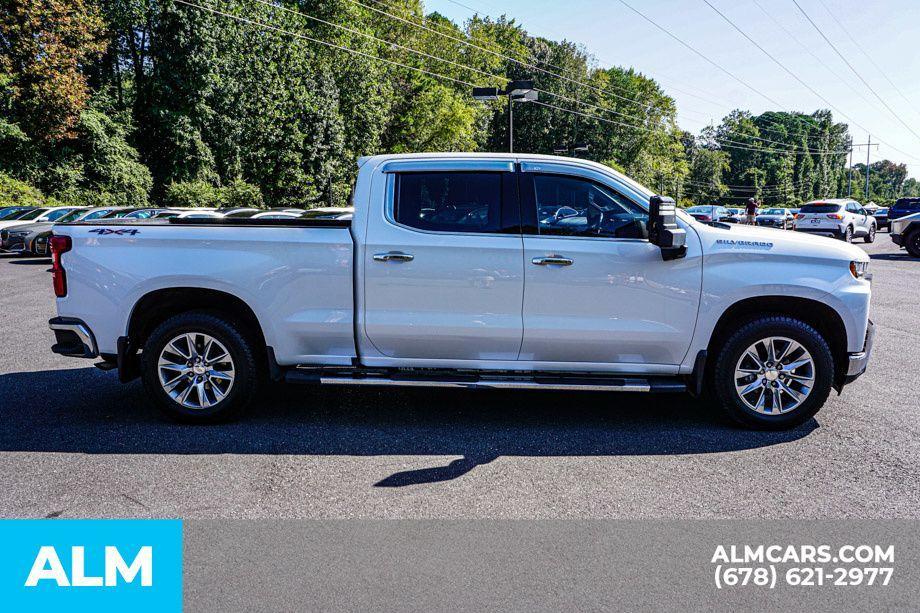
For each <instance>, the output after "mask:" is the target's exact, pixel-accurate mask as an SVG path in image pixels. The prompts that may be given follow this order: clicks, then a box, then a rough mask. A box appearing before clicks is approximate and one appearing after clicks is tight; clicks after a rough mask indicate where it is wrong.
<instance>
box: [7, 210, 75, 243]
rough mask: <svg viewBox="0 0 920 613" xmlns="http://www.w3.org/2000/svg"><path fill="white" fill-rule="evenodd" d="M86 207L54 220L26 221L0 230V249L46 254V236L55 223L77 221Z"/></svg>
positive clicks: (49, 233)
mask: <svg viewBox="0 0 920 613" xmlns="http://www.w3.org/2000/svg"><path fill="white" fill-rule="evenodd" d="M86 212H87V209H84V208H75V209H72V210H71V211H67V212H65V213H64V214H63V215H58V216H57V217H55V219H54V220H47V221H38V222H33V223H27V224H25V225H21V226H15V227H12V228H4V229H3V230H0V251H4V252H6V253H19V254H22V255H47V254H48V240H47V239H48V236H50V235H51V226H53V225H54V224H55V223H67V222H70V221H77V220H78V219H81V218H82V217H84V216H85V215H86Z"/></svg>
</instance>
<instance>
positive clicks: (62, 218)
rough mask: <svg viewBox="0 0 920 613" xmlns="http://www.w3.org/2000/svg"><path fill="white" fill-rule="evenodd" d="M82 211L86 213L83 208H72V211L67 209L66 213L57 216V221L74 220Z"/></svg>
mask: <svg viewBox="0 0 920 613" xmlns="http://www.w3.org/2000/svg"><path fill="white" fill-rule="evenodd" d="M84 213H86V210H85V209H74V210H72V211H68V212H67V214H66V215H61V216H60V217H58V218H57V221H58V222H60V223H67V222H68V221H75V220H76V219H77V218H78V217H80V215H83V214H84ZM48 219H51V216H49V217H48Z"/></svg>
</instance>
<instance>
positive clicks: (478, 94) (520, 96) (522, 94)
mask: <svg viewBox="0 0 920 613" xmlns="http://www.w3.org/2000/svg"><path fill="white" fill-rule="evenodd" d="M499 96H507V97H508V153H514V103H515V102H530V101H531V100H536V99H537V92H536V91H535V90H534V88H533V81H510V82H509V83H508V85H507V86H506V87H505V89H504V90H500V89H498V88H497V87H474V88H473V98H474V99H476V100H498V97H499Z"/></svg>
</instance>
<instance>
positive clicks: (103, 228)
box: [50, 154, 873, 428]
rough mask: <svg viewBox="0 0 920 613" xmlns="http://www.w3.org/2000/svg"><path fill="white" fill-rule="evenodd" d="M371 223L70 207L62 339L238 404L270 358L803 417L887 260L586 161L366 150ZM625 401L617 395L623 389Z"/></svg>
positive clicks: (864, 351)
mask: <svg viewBox="0 0 920 613" xmlns="http://www.w3.org/2000/svg"><path fill="white" fill-rule="evenodd" d="M359 167H360V168H359V172H358V177H357V181H356V183H355V187H354V194H353V204H354V218H353V220H350V221H349V220H345V221H343V220H306V219H305V220H275V219H245V218H244V219H194V218H193V219H170V220H151V221H140V222H125V221H118V220H112V221H109V222H107V223H99V222H95V221H94V222H87V223H79V222H78V223H72V224H60V225H56V226H55V227H54V237H53V238H52V247H53V265H52V272H53V278H54V287H55V293H56V294H57V310H58V317H55V318H54V319H52V320H51V322H50V326H51V328H52V330H54V333H55V335H56V344H55V345H54V347H53V349H52V350H53V351H55V352H56V353H60V354H64V355H69V356H79V357H86V358H95V357H99V358H101V362H99V363H98V364H97V365H98V366H99V367H100V368H103V369H115V368H117V370H118V372H119V375H120V378H121V380H122V381H128V380H131V379H133V378H136V377H138V376H140V377H142V379H143V381H144V384H145V386H146V389H147V392H148V394H149V396H150V398H152V399H153V400H154V401H155V402H156V403H157V404H158V405H159V406H160V407H162V408H163V409H164V410H165V411H167V412H168V413H170V414H172V415H174V416H178V417H180V418H183V419H185V420H190V421H208V420H214V419H218V418H225V417H228V416H230V415H235V414H237V413H239V412H240V411H241V410H242V409H244V408H245V407H246V406H247V405H249V404H251V403H252V402H253V400H254V398H255V397H256V394H257V389H258V387H259V384H260V383H261V382H263V381H265V380H266V379H268V378H271V379H274V380H286V381H289V382H301V383H321V384H335V385H343V384H345V385H377V386H380V385H401V386H441V387H461V388H522V389H539V390H543V389H546V390H598V391H624V392H659V391H664V392H674V391H688V392H690V393H693V394H700V393H702V392H705V391H711V392H712V396H713V397H714V398H715V399H716V401H717V402H718V403H719V404H720V405H721V406H722V407H723V408H724V409H725V411H726V412H727V413H728V415H729V416H731V417H732V418H734V419H735V420H736V421H738V422H740V423H742V424H745V425H747V426H751V427H758V428H787V427H791V426H794V425H796V424H799V423H801V422H803V421H804V420H806V419H808V418H810V417H811V416H813V415H814V414H815V413H816V412H817V411H818V409H819V408H820V407H821V406H822V405H823V404H824V402H825V401H826V399H827V397H828V394H829V393H830V391H831V389H832V388H834V389H836V390H837V391H838V392H839V391H840V390H841V389H842V387H843V386H844V385H845V384H847V383H849V382H851V381H852V380H854V379H855V378H856V377H857V376H859V375H860V374H862V372H863V371H864V370H865V368H866V363H867V361H868V359H869V354H870V351H871V348H872V339H873V325H872V323H871V321H869V299H870V275H869V274H868V264H869V259H868V257H867V256H866V254H865V253H864V252H862V251H861V250H860V249H859V248H857V247H855V246H853V245H849V244H845V243H842V242H840V241H834V240H831V239H826V238H821V237H814V236H806V235H802V234H794V233H790V232H783V231H781V230H775V229H768V228H755V227H750V226H743V225H737V224H721V223H714V224H711V225H707V224H703V223H700V222H697V221H695V220H694V219H693V218H692V217H690V216H689V215H686V214H684V213H683V212H681V211H679V210H677V211H675V208H674V205H673V201H671V200H669V199H667V198H662V197H659V196H656V195H654V194H653V193H652V192H650V191H649V190H648V189H646V188H644V187H642V186H641V185H639V184H637V183H636V182H634V181H632V180H630V179H628V178H626V177H624V176H623V175H621V174H619V173H617V172H615V171H613V170H611V169H610V168H608V167H606V166H603V165H600V164H595V163H592V162H588V161H584V160H576V159H571V158H557V157H549V156H537V155H510V154H414V155H380V156H374V157H369V158H362V159H361V160H360V161H359ZM611 410H615V406H614V405H612V406H611Z"/></svg>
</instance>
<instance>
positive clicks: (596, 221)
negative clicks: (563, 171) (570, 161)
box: [533, 175, 648, 238]
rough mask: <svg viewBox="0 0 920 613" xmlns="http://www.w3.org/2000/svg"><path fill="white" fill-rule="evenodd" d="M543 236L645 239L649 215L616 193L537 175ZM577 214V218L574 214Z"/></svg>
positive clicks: (574, 180) (581, 181)
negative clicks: (548, 213)
mask: <svg viewBox="0 0 920 613" xmlns="http://www.w3.org/2000/svg"><path fill="white" fill-rule="evenodd" d="M533 182H534V197H535V198H536V205H537V211H538V212H541V213H546V212H547V211H556V212H555V213H554V214H552V215H548V216H542V217H540V218H538V219H537V227H538V228H539V233H540V234H548V235H563V236H600V237H606V238H645V236H646V226H647V224H648V213H646V212H645V210H644V209H642V208H641V207H640V206H638V205H636V204H635V203H634V202H632V201H631V200H629V199H628V198H626V197H625V196H623V195H622V194H620V193H618V192H615V191H614V190H612V189H610V188H608V187H606V186H603V185H599V184H597V183H593V182H591V181H587V180H585V179H577V178H574V177H563V176H558V175H534V177H533ZM572 211H574V214H572Z"/></svg>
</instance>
